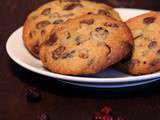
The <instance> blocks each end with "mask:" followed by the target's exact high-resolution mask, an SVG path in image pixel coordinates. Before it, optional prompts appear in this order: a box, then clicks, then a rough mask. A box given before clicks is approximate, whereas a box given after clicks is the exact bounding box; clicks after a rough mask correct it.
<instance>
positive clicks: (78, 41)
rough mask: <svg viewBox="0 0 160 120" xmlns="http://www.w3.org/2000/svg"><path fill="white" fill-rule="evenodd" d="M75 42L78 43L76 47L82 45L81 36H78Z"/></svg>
mask: <svg viewBox="0 0 160 120" xmlns="http://www.w3.org/2000/svg"><path fill="white" fill-rule="evenodd" d="M75 41H76V45H80V44H81V39H80V36H77V37H76V39H75Z"/></svg>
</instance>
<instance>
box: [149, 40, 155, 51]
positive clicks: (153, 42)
mask: <svg viewBox="0 0 160 120" xmlns="http://www.w3.org/2000/svg"><path fill="white" fill-rule="evenodd" d="M156 47H157V41H151V42H150V43H149V44H148V48H149V49H154V48H156Z"/></svg>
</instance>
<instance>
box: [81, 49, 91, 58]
mask: <svg viewBox="0 0 160 120" xmlns="http://www.w3.org/2000/svg"><path fill="white" fill-rule="evenodd" d="M79 57H80V58H82V59H87V58H88V57H89V54H88V50H81V51H80V53H79Z"/></svg>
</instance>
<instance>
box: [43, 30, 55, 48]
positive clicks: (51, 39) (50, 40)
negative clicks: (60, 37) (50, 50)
mask: <svg viewBox="0 0 160 120" xmlns="http://www.w3.org/2000/svg"><path fill="white" fill-rule="evenodd" d="M56 41H57V34H56V33H53V34H52V35H51V36H50V37H49V39H48V40H47V41H46V42H45V44H46V45H49V46H51V45H53V44H54V43H55V42H56Z"/></svg>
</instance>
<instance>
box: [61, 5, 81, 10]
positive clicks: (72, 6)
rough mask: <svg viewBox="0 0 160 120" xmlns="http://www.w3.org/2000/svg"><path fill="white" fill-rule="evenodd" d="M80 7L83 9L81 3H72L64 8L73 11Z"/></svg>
mask: <svg viewBox="0 0 160 120" xmlns="http://www.w3.org/2000/svg"><path fill="white" fill-rule="evenodd" d="M78 7H83V5H81V4H80V3H72V4H68V5H66V6H64V8H63V10H73V9H75V8H78Z"/></svg>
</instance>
